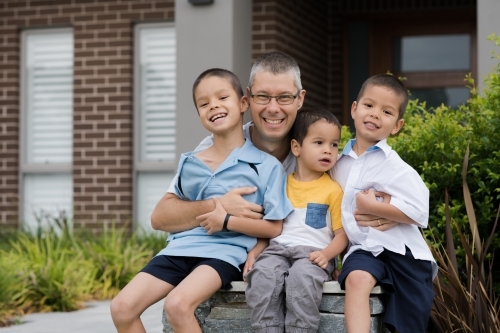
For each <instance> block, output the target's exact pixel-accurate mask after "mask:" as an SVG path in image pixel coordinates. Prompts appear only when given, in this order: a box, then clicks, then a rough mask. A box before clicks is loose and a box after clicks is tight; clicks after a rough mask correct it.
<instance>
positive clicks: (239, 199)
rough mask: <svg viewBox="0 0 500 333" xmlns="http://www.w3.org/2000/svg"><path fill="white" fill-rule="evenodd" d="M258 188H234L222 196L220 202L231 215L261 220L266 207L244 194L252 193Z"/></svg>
mask: <svg viewBox="0 0 500 333" xmlns="http://www.w3.org/2000/svg"><path fill="white" fill-rule="evenodd" d="M256 190H257V188H256V187H237V188H233V189H232V190H230V191H229V192H227V193H226V194H224V195H223V196H222V197H221V198H220V202H221V203H222V206H224V209H225V210H226V212H227V213H229V214H231V215H235V216H238V217H247V218H251V219H257V220H259V219H262V217H263V216H264V215H263V212H264V208H263V207H262V206H259V205H257V204H255V203H252V202H248V201H246V200H245V199H244V198H243V196H244V195H247V194H252V193H254V192H255V191H256Z"/></svg>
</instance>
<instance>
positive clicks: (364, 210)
mask: <svg viewBox="0 0 500 333" xmlns="http://www.w3.org/2000/svg"><path fill="white" fill-rule="evenodd" d="M356 206H357V212H358V213H359V214H371V215H376V216H380V217H383V218H385V219H388V220H392V221H397V222H399V223H406V224H415V225H419V224H418V223H417V222H415V221H414V220H413V219H411V218H410V217H409V216H408V215H406V214H405V213H403V212H402V211H401V210H400V209H399V208H397V207H396V206H394V205H391V204H390V203H387V202H380V201H377V199H376V197H375V191H374V190H373V189H370V190H368V191H363V192H359V193H358V194H357V195H356Z"/></svg>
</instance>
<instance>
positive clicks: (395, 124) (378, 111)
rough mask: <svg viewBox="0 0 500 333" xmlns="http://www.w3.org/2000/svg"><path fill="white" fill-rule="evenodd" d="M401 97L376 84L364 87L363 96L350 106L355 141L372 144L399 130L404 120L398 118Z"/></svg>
mask: <svg viewBox="0 0 500 333" xmlns="http://www.w3.org/2000/svg"><path fill="white" fill-rule="evenodd" d="M402 102H403V98H402V97H400V96H398V95H396V94H395V93H394V92H393V91H392V90H390V89H388V88H386V87H383V86H376V85H369V86H368V87H366V89H365V91H364V93H363V96H361V98H360V99H359V101H358V102H354V103H353V104H352V107H351V116H352V119H354V126H355V127H356V141H358V140H362V141H363V142H364V143H366V144H369V145H374V144H376V143H377V142H379V141H381V140H383V139H386V138H387V137H389V135H391V134H396V133H398V132H399V130H400V129H401V127H402V126H403V123H404V120H403V119H398V118H399V106H400V105H401V103H402Z"/></svg>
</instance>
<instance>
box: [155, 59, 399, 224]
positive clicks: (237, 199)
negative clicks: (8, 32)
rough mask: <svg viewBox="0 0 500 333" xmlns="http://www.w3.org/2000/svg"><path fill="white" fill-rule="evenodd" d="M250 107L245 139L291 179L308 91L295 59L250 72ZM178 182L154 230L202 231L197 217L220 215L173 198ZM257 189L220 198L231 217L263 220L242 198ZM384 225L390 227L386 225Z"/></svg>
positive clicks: (208, 205)
mask: <svg viewBox="0 0 500 333" xmlns="http://www.w3.org/2000/svg"><path fill="white" fill-rule="evenodd" d="M246 94H247V96H248V98H249V101H250V114H251V116H252V122H250V123H247V124H246V125H244V127H243V130H244V133H245V138H247V139H250V140H251V141H252V143H253V144H254V145H255V147H257V148H259V149H260V150H262V151H265V152H266V153H269V154H271V155H273V156H274V157H276V158H277V159H278V160H279V161H281V162H282V163H283V166H284V167H285V169H286V171H287V172H288V173H290V172H293V171H295V166H296V161H295V157H294V156H293V154H292V153H291V152H290V138H289V135H288V133H289V131H290V129H291V128H292V125H293V122H294V121H295V117H296V115H297V111H298V110H299V109H300V108H301V107H302V105H303V103H304V98H305V95H306V91H305V90H304V89H302V83H301V80H300V69H299V66H298V64H297V62H296V61H295V59H294V58H293V57H291V56H289V55H287V54H285V53H282V52H270V53H266V54H264V55H262V56H260V57H259V58H258V59H257V60H256V61H255V62H254V64H253V66H252V69H251V71H250V80H249V83H248V87H247V89H246ZM212 142H213V141H212V138H211V137H208V138H206V139H205V140H203V141H202V142H201V144H200V146H198V148H197V149H196V150H198V149H201V148H206V147H208V146H210V145H211V144H212ZM176 182H177V179H174V180H173V181H172V183H171V185H170V188H169V190H168V192H167V193H166V194H165V195H164V196H163V198H162V199H160V201H159V202H158V204H157V205H156V207H155V209H154V210H153V213H152V215H151V225H152V227H153V229H156V230H163V231H167V232H180V231H184V230H189V229H192V228H194V227H197V226H199V222H197V220H196V217H197V216H200V215H203V214H205V213H208V212H211V211H213V210H214V209H215V204H214V200H201V201H185V200H181V199H179V198H178V197H177V196H176V195H174V194H172V193H173V186H174V185H175V183H176ZM254 191H255V188H251V187H242V188H235V189H233V190H231V191H229V192H228V193H227V194H225V195H223V196H222V197H221V198H220V201H221V203H222V206H223V207H224V209H225V210H226V212H227V213H228V214H231V215H236V216H240V217H248V218H255V219H261V218H262V216H263V214H262V213H263V208H262V207H261V206H259V205H256V204H253V203H250V202H247V201H246V200H245V199H244V198H243V197H242V196H244V195H246V194H250V193H253V192H254ZM356 217H357V218H358V221H359V225H360V226H371V227H377V228H379V230H385V229H387V228H388V227H390V226H391V223H386V224H384V225H383V226H382V227H378V226H379V225H380V221H384V220H383V219H380V220H379V219H377V218H376V217H373V216H370V215H366V216H356ZM385 222H387V221H386V220H385Z"/></svg>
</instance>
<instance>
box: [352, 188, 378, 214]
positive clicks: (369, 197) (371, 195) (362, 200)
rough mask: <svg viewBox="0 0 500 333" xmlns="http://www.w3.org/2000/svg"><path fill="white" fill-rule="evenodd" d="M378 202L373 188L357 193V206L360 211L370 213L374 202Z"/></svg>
mask: <svg viewBox="0 0 500 333" xmlns="http://www.w3.org/2000/svg"><path fill="white" fill-rule="evenodd" d="M375 202H377V198H376V196H375V191H374V190H373V189H368V190H364V191H361V192H358V193H357V194H356V206H357V211H358V213H362V214H370V211H371V207H372V205H373V203H375Z"/></svg>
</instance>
